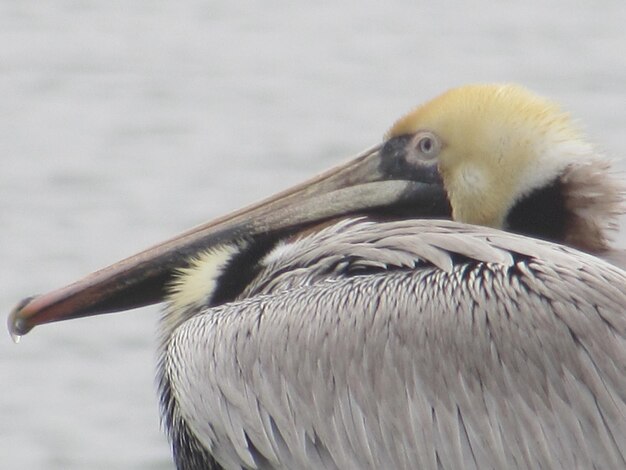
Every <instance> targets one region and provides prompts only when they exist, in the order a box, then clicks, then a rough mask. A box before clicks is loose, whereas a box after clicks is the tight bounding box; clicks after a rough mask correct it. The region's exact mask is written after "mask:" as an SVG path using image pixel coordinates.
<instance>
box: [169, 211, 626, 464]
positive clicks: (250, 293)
mask: <svg viewBox="0 0 626 470" xmlns="http://www.w3.org/2000/svg"><path fill="white" fill-rule="evenodd" d="M261 265H262V268H261V271H260V273H259V275H258V276H257V278H256V279H255V280H254V281H253V282H252V283H251V284H250V286H249V287H248V288H247V289H246V291H245V292H244V293H243V294H242V295H241V298H240V299H239V300H237V301H234V302H231V303H228V304H225V305H223V306H220V307H215V308H207V309H205V310H203V311H201V312H200V313H198V314H196V315H195V316H193V317H192V318H190V319H189V320H187V321H186V322H184V323H183V324H182V325H181V326H179V327H178V328H177V329H176V330H175V331H174V332H173V333H172V334H171V336H169V338H168V339H167V340H166V341H164V343H163V351H162V354H163V356H162V361H161V368H162V370H161V374H162V376H163V379H164V381H166V382H167V383H168V384H169V386H170V389H171V394H172V397H171V401H172V403H171V404H170V406H171V410H170V412H171V413H172V414H173V415H174V421H175V422H176V423H184V424H185V426H187V427H188V428H189V430H190V431H191V432H192V434H193V435H194V436H195V438H196V439H197V440H198V441H199V442H200V443H201V444H202V445H204V446H205V447H206V448H207V449H208V450H209V452H211V453H212V454H213V456H214V457H215V459H216V460H217V461H218V462H219V463H220V464H221V465H222V466H224V467H226V468H294V469H295V468H298V469H300V468H301V469H305V468H311V469H318V468H327V469H351V468H355V469H356V468H397V469H403V468H405V469H414V468H421V469H463V468H466V469H485V468H495V469H500V468H570V469H571V468H598V469H612V468H616V469H617V468H624V467H625V466H626V460H625V459H626V457H625V454H626V450H625V449H626V315H625V313H624V311H625V309H626V272H624V271H623V270H621V269H619V268H616V267H613V266H611V265H609V264H608V263H606V262H604V261H602V260H600V259H598V258H594V257H592V256H589V255H586V254H583V253H580V252H577V251H575V250H572V249H568V248H566V247H563V246H559V245H554V244H551V243H547V242H541V241H537V240H533V239H529V238H524V237H521V236H517V235H512V234H508V233H504V232H500V231H495V230H490V229H486V228H479V227H473V226H468V225H462V224H458V223H454V222H445V221H417V220H408V221H397V222H388V223H372V222H367V221H364V220H349V221H342V222H339V223H338V224H335V225H333V226H330V227H327V228H325V229H322V230H320V231H318V232H312V233H309V234H308V235H306V236H302V238H298V239H294V240H291V241H289V242H285V243H283V244H282V245H279V246H278V247H276V248H275V249H274V250H273V251H272V252H271V253H270V254H269V255H267V256H266V257H265V258H264V259H263V260H262V263H261Z"/></svg>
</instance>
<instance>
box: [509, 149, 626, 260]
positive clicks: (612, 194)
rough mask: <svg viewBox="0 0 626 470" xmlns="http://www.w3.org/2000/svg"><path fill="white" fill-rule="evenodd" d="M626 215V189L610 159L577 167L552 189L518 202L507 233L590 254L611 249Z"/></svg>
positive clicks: (569, 169)
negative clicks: (625, 191)
mask: <svg viewBox="0 0 626 470" xmlns="http://www.w3.org/2000/svg"><path fill="white" fill-rule="evenodd" d="M623 213H624V190H623V188H622V187H621V184H620V183H619V182H618V181H617V179H616V178H615V177H614V176H613V175H612V174H611V172H610V164H609V163H608V162H607V161H605V160H599V159H598V160H589V161H586V162H583V163H576V164H572V165H570V166H568V167H566V168H565V170H564V171H563V172H562V173H561V174H560V175H559V176H558V177H557V178H555V179H554V180H552V181H551V182H549V183H548V184H547V185H545V186H543V187H541V188H538V189H535V190H534V191H531V192H530V193H529V194H527V195H526V196H524V197H523V198H522V199H521V200H520V201H519V202H517V203H516V204H515V205H514V206H513V208H512V209H511V211H510V213H509V215H508V216H507V218H506V221H505V228H506V230H509V231H511V232H517V233H520V234H523V235H528V236H531V237H536V238H541V239H544V240H550V241H554V242H557V243H562V244H565V245H569V246H572V247H574V248H578V249H580V250H583V251H587V252H589V253H601V252H603V251H605V250H607V249H608V248H609V241H610V235H611V232H612V231H614V230H615V229H616V227H617V219H618V217H619V216H620V215H622V214H623Z"/></svg>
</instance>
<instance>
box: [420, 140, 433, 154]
mask: <svg viewBox="0 0 626 470" xmlns="http://www.w3.org/2000/svg"><path fill="white" fill-rule="evenodd" d="M419 146H420V151H421V152H422V153H430V151H431V150H432V148H433V139H431V138H430V137H424V138H422V139H421V140H420V142H419Z"/></svg>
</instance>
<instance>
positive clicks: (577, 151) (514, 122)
mask: <svg viewBox="0 0 626 470" xmlns="http://www.w3.org/2000/svg"><path fill="white" fill-rule="evenodd" d="M421 131H423V132H428V133H432V135H433V136H434V137H435V138H437V139H439V142H438V143H437V144H438V149H437V150H438V154H437V165H438V167H439V172H440V174H441V176H442V178H443V183H444V185H445V188H446V191H447V193H448V197H449V200H450V204H451V206H452V210H453V218H454V219H455V220H458V221H461V222H467V223H473V224H480V225H488V226H493V227H502V225H503V223H504V218H505V217H506V214H507V213H508V212H509V210H510V208H511V207H512V206H513V204H514V203H515V202H516V201H517V200H519V199H520V198H522V197H523V196H524V195H526V194H528V193H529V192H531V191H532V190H533V189H536V188H538V187H541V186H542V185H544V184H547V183H548V182H549V181H551V180H553V179H554V178H555V177H556V176H558V174H559V173H560V172H561V171H562V170H563V168H564V167H566V166H567V165H568V164H570V163H572V162H573V161H580V160H584V159H585V158H587V157H590V156H591V155H592V152H593V150H592V148H591V146H590V145H589V144H588V143H586V142H585V141H584V139H583V138H582V136H581V134H580V133H579V132H578V131H577V130H576V129H575V127H574V126H573V124H572V122H571V119H570V117H569V115H568V114H566V113H564V112H563V111H562V110H561V109H560V108H559V107H558V106H557V105H556V104H554V103H552V102H550V101H548V100H545V99H543V98H541V97H539V96H537V95H535V94H533V93H531V92H530V91H528V90H526V89H525V88H523V87H520V86H515V85H468V86H463V87H460V88H456V89H453V90H450V91H448V92H446V93H444V94H443V95H441V96H439V97H437V98H435V99H433V100H431V101H429V102H427V103H426V104H424V105H422V106H420V107H418V108H417V109H415V110H414V111H412V112H411V113H409V114H407V115H406V116H404V117H403V118H401V119H400V120H398V121H397V122H396V123H395V124H394V125H393V127H392V128H391V129H390V130H389V132H388V134H387V138H392V137H397V136H400V135H406V134H415V133H418V135H419V132H421Z"/></svg>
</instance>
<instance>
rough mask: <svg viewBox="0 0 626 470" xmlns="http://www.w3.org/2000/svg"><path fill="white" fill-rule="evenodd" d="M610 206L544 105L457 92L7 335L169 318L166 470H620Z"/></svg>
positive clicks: (141, 257)
mask: <svg viewBox="0 0 626 470" xmlns="http://www.w3.org/2000/svg"><path fill="white" fill-rule="evenodd" d="M622 197H623V195H622V193H621V190H620V188H619V185H618V183H617V182H616V180H615V179H614V178H613V176H612V175H611V173H610V168H609V164H608V163H607V161H606V160H605V159H603V158H602V157H601V156H599V155H598V154H597V152H596V151H595V150H594V149H593V148H592V146H590V145H589V144H588V143H587V142H586V141H585V139H584V137H583V136H582V134H581V133H579V132H578V131H577V130H575V128H574V127H573V125H572V123H571V121H570V118H569V117H568V116H567V115H566V114H564V113H563V112H562V111H561V110H560V109H559V108H558V107H557V106H556V105H554V104H552V103H550V102H548V101H546V100H544V99H542V98H540V97H537V96H535V95H534V94H532V93H530V92H528V91H526V90H525V89H523V88H520V87H517V86H510V85H475V86H466V87H462V88H458V89H454V90H451V91H449V92H447V93H445V94H443V95H442V96H440V97H438V98H435V99H434V100H432V101H430V102H429V103H426V104H424V105H422V106H420V107H418V108H417V109H416V110H414V111H413V112H411V113H409V114H408V115H407V116H405V117H404V118H402V119H400V120H399V121H398V122H397V123H396V124H395V125H394V126H393V127H392V128H391V130H390V131H389V132H388V134H387V135H386V138H385V141H384V142H383V143H382V144H381V145H379V146H377V147H375V148H373V149H371V150H369V151H366V152H365V153H363V154H362V155H360V156H359V157H357V158H356V159H355V160H353V161H351V162H349V163H347V164H345V165H343V166H341V167H338V168H335V169H333V170H331V171H329V172H327V173H325V174H323V175H321V176H318V177H317V178H314V179H313V180H311V181H309V182H307V183H304V184H302V185H300V186H297V187H295V188H293V189H291V190H288V191H286V192H284V193H281V194H279V195H277V196H275V197H272V198H270V199H268V200H266V201H264V202H262V203H259V204H257V205H255V206H252V207H250V208H247V209H244V210H241V211H239V212H237V213H234V214H232V215H229V216H226V217H224V218H221V219H219V220H216V221H214V222H211V223H208V224H206V225H204V226H201V227H198V228H196V229H192V230H190V231H188V232H186V233H184V234H182V235H181V236H179V237H177V238H174V239H172V240H170V241H167V242H165V243H163V244H161V245H159V246H156V247H154V248H152V249H149V250H147V251H145V252H142V253H140V254H138V255H136V256H134V257H131V258H128V259H126V260H124V261H121V262H120V263H118V264H116V265H113V266H111V267H108V268H105V269H104V270H102V271H99V272H96V273H94V274H92V275H90V276H87V277H86V278H85V279H83V280H81V281H78V282H77V283H75V284H72V285H70V286H68V287H65V288H63V289H60V290H58V291H54V292H52V293H49V294H46V295H42V296H39V297H34V298H31V299H26V300H24V301H23V302H22V303H21V304H20V305H19V306H18V307H17V308H16V309H15V311H14V312H13V313H12V315H11V317H10V319H9V328H10V330H11V331H12V333H13V334H15V335H22V334H25V333H27V332H28V331H29V330H30V329H31V328H33V327H34V326H36V325H38V324H41V323H46V322H51V321H57V320H62V319H68V318H76V317H81V316H86V315H93V314H98V313H105V312H111V311H119V310H126V309H130V308H133V307H137V306H140V305H145V304H149V303H155V302H160V301H166V302H167V306H166V308H165V312H164V315H163V319H162V323H161V331H162V335H161V340H160V345H159V348H160V362H159V367H158V369H159V372H158V374H159V386H160V393H161V405H162V411H163V414H164V420H165V424H166V427H167V430H168V432H169V435H170V437H171V440H172V446H173V452H174V458H175V461H176V463H177V466H178V467H179V468H181V469H182V468H184V469H201V468H229V469H231V468H293V469H296V468H298V469H305V468H311V469H321V468H325V469H351V468H397V469H401V468H405V469H413V468H420V469H431V468H432V469H461V468H467V469H470V468H471V469H477V468H480V469H484V468H496V469H502V468H596V469H616V468H625V467H626V313H625V310H626V271H624V270H623V269H622V268H619V267H616V266H614V265H613V264H609V263H608V262H606V261H604V260H603V259H601V256H603V255H610V254H611V253H610V251H609V243H608V239H609V231H610V229H611V228H612V226H613V225H614V222H615V219H616V217H617V216H618V215H619V213H620V211H621V210H622V208H621V204H622ZM433 219H451V220H433ZM469 224H474V225H469ZM579 250H580V251H579ZM585 252H587V253H585ZM612 259H615V257H613V258H612Z"/></svg>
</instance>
